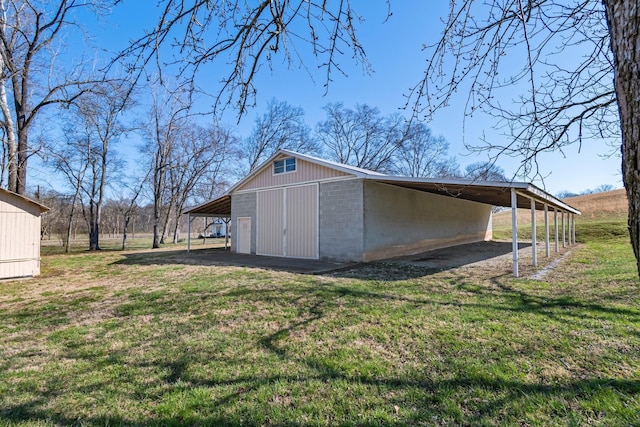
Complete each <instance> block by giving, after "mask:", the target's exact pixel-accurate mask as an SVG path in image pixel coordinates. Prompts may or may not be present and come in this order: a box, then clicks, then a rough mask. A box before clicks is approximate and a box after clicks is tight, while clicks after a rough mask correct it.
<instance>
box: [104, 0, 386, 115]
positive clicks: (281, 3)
mask: <svg viewBox="0 0 640 427" xmlns="http://www.w3.org/2000/svg"><path fill="white" fill-rule="evenodd" d="M389 13H390V12H389ZM360 21H361V18H360V16H359V15H358V14H357V13H356V11H355V10H354V8H353V7H352V5H351V2H349V1H340V2H327V1H326V0H304V1H303V0H269V1H260V2H246V1H240V0H221V1H216V2H212V1H210V0H191V1H184V0H165V1H164V2H163V6H162V12H161V16H160V18H159V22H158V24H157V25H155V26H154V28H153V29H149V30H148V31H147V32H146V33H145V35H144V36H143V37H140V38H139V39H137V40H134V41H133V42H132V43H131V45H130V46H129V47H128V48H127V49H126V50H124V51H123V52H121V54H120V55H119V56H118V58H117V59H120V60H124V61H126V63H127V64H128V65H129V68H130V69H131V71H132V72H133V73H136V75H137V76H141V75H142V73H143V71H144V69H145V67H147V65H149V64H150V63H153V62H159V61H160V59H159V56H160V53H159V47H160V46H165V47H169V45H170V44H173V45H174V47H175V52H174V53H175V54H176V55H178V56H179V59H178V60H177V61H176V64H177V65H178V67H179V72H180V74H181V75H183V76H186V77H187V79H188V80H192V79H193V76H194V75H195V74H196V73H197V72H198V70H199V69H200V68H201V67H203V66H204V65H206V64H207V63H210V62H211V61H223V62H226V63H231V64H232V66H231V69H230V71H229V73H228V74H227V75H226V76H224V77H223V78H222V80H221V84H222V90H221V91H220V92H218V94H217V97H216V102H215V108H217V107H226V106H228V105H232V106H233V107H234V108H235V109H236V110H237V111H238V114H239V115H240V116H241V115H243V114H244V113H246V111H247V108H248V106H251V105H253V104H254V102H255V94H256V87H255V86H254V79H255V76H256V74H257V73H258V70H259V69H260V68H261V65H262V64H264V63H267V64H269V65H271V64H272V63H273V62H275V61H276V60H277V61H278V62H282V61H283V60H284V61H285V62H287V63H289V64H290V65H291V64H294V63H299V64H300V65H303V66H304V64H302V60H301V59H300V53H299V51H298V50H297V49H298V48H300V49H305V50H306V49H309V48H310V49H311V53H312V54H313V55H314V56H316V57H317V58H318V61H319V62H320V64H321V67H322V68H323V69H324V72H325V85H328V84H329V82H330V81H331V79H332V78H333V75H334V74H335V73H339V74H345V72H344V71H343V69H342V68H341V66H340V62H339V61H340V59H341V58H342V57H343V55H344V54H345V53H346V52H351V55H352V58H353V59H354V60H355V61H357V62H359V63H361V64H362V65H363V67H364V68H365V70H367V71H368V70H369V65H368V61H367V58H366V55H365V52H364V50H363V48H362V46H361V45H360V43H359V41H358V37H357V35H356V29H357V26H358V24H359V22H360ZM297 44H300V45H301V46H298V45H297Z"/></svg>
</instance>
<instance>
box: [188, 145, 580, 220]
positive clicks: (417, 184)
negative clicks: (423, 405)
mask: <svg viewBox="0 0 640 427" xmlns="http://www.w3.org/2000/svg"><path fill="white" fill-rule="evenodd" d="M282 154H284V155H288V156H292V157H297V158H300V159H303V160H306V161H309V162H312V163H316V164H319V165H322V166H326V167H328V168H331V169H336V170H340V171H342V172H345V173H348V174H352V175H353V176H354V178H361V179H365V180H367V181H372V182H379V183H383V184H388V185H395V186H397V187H404V188H409V189H412V190H417V191H424V192H427V193H433V194H440V195H442V196H448V197H456V198H460V199H465V200H471V201H474V202H479V203H485V204H487V205H492V206H504V207H511V190H512V189H513V190H515V191H516V194H517V204H518V207H519V208H523V209H531V200H534V201H535V205H536V209H543V208H544V205H547V206H548V207H549V208H552V209H557V210H560V211H562V212H570V213H573V214H577V215H580V214H581V213H580V211H579V210H577V209H576V208H574V207H572V206H570V205H568V204H567V203H565V202H563V201H562V200H560V199H558V198H556V197H554V196H552V195H551V194H549V193H547V192H546V191H544V190H542V189H540V188H538V187H536V186H535V185H533V184H531V183H527V182H494V181H477V180H464V179H433V178H414V177H406V176H392V175H385V174H381V173H379V172H375V171H370V170H367V169H362V168H357V167H354V166H349V165H343V164H340V163H336V162H332V161H328V160H323V159H319V158H317V157H313V156H309V155H307V154H300V153H296V152H294V151H289V150H278V151H277V152H276V153H275V154H274V155H273V156H271V157H269V159H267V160H266V161H264V163H262V165H260V166H259V167H257V168H256V169H254V171H253V172H252V173H250V174H249V175H247V176H246V177H244V178H243V179H242V180H240V181H239V182H238V183H236V184H235V185H234V186H233V187H231V189H229V191H228V192H227V193H226V194H225V195H224V196H222V197H219V198H217V199H214V200H211V201H209V202H206V203H203V204H201V205H198V206H195V207H193V208H189V209H187V210H185V211H183V213H184V214H189V215H191V216H210V217H212V216H220V217H230V216H231V193H232V192H233V190H235V189H236V188H238V187H240V186H241V185H242V184H243V183H245V182H247V181H248V180H250V179H251V178H252V177H254V176H255V175H256V174H258V173H259V172H260V171H262V170H263V169H264V168H265V167H267V166H269V165H270V164H271V162H272V161H273V160H274V159H275V158H277V157H278V156H280V155H282Z"/></svg>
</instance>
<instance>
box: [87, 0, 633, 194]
mask: <svg viewBox="0 0 640 427" xmlns="http://www.w3.org/2000/svg"><path fill="white" fill-rule="evenodd" d="M384 3H385V2H383V1H380V2H378V3H373V2H370V1H366V0H357V1H356V2H354V4H356V6H357V8H358V9H359V10H361V11H362V13H363V18H364V19H365V20H364V22H363V23H362V24H361V25H360V26H359V35H360V40H361V42H362V45H363V46H364V48H365V50H366V52H367V56H368V59H369V61H370V63H371V65H372V67H373V73H372V74H371V75H367V74H366V73H364V71H363V69H362V67H359V66H358V65H356V64H355V63H354V62H353V60H352V59H351V57H350V55H348V54H347V55H345V56H344V58H343V59H342V61H341V64H342V65H343V66H344V69H345V70H346V72H347V74H348V76H347V77H344V76H340V75H338V74H335V75H334V76H333V77H334V81H333V82H332V83H331V84H330V86H329V90H328V93H327V94H325V88H324V86H323V84H324V74H323V73H324V72H323V70H318V68H317V65H318V63H317V61H316V60H315V59H314V58H311V57H306V56H305V57H304V58H303V59H304V61H305V66H306V69H305V68H303V67H299V66H297V64H294V65H293V66H291V67H288V66H287V65H286V64H278V63H276V66H275V67H274V69H273V71H270V70H269V69H268V68H267V67H263V69H262V70H261V72H260V74H259V75H258V79H257V80H256V86H257V89H258V95H257V106H256V108H254V109H252V110H251V111H250V112H249V114H248V115H247V116H245V117H243V118H242V120H241V122H240V123H236V119H237V117H236V116H235V114H234V112H232V111H227V112H226V113H225V115H224V116H223V122H226V123H227V124H229V125H230V126H232V127H233V128H234V129H235V130H236V131H237V133H238V134H239V135H240V136H243V137H246V136H247V135H248V134H249V132H250V130H251V127H252V126H253V120H254V119H255V117H256V115H257V114H261V113H262V112H263V109H264V106H265V105H266V103H267V101H268V100H270V99H271V98H277V99H279V100H283V101H286V102H288V103H290V104H292V105H296V106H301V107H302V108H303V109H304V110H305V113H306V121H307V123H308V124H309V125H310V126H314V125H315V124H316V123H317V122H318V121H320V120H322V119H324V112H323V110H322V107H323V106H325V105H326V104H328V103H330V102H343V103H344V104H345V105H346V106H349V107H350V106H354V105H355V104H356V103H366V104H369V105H371V106H375V107H377V108H378V109H379V110H380V111H381V112H382V113H383V114H391V113H395V112H401V113H402V110H401V109H400V108H401V107H402V106H403V105H404V103H405V98H404V94H405V93H406V92H407V90H408V89H409V87H411V86H412V85H414V84H415V83H416V82H417V81H418V80H419V79H420V78H421V76H422V74H423V70H424V68H425V60H426V56H427V55H426V53H424V52H423V51H422V50H421V48H422V46H423V45H424V44H431V43H433V42H434V41H436V40H437V38H438V36H439V34H440V31H441V29H442V25H443V24H442V23H441V21H440V18H441V17H442V16H444V15H445V14H446V10H447V8H448V2H431V1H429V2H427V1H424V0H412V1H410V0H402V1H400V0H396V1H393V2H392V11H393V15H392V16H391V17H390V18H389V20H388V21H387V22H383V21H384V20H385V18H386V6H385V4H384ZM155 4H156V2H155V1H149V0H146V1H139V0H125V1H124V3H123V4H121V5H119V6H117V7H115V8H114V10H113V13H112V14H111V15H110V16H108V17H105V18H103V19H102V20H101V21H100V22H99V23H97V24H96V23H94V22H92V23H90V27H91V28H90V31H89V32H90V33H91V34H93V37H94V43H95V44H96V46H99V47H101V48H103V49H106V50H111V51H116V50H118V49H122V48H124V47H125V46H126V45H127V43H128V41H129V40H131V39H132V38H137V37H139V36H140V35H142V34H143V32H144V29H145V28H150V27H151V26H153V25H154V24H155V23H156V19H157V16H158V9H156V7H155ZM374 4H376V5H375V6H372V5H374ZM304 50H305V49H304V46H303V45H302V44H301V45H300V51H302V52H304ZM101 55H106V54H105V53H103V54H101ZM226 70H228V69H227V65H226V64H224V63H220V64H214V65H212V66H209V67H207V68H205V69H203V71H202V73H201V74H200V75H199V84H200V85H201V86H203V87H204V88H205V89H209V90H212V91H213V90H215V87H216V82H217V81H218V79H219V78H220V76H221V75H223V73H225V71H226ZM465 95H466V94H464V93H462V94H460V96H459V97H457V98H455V99H454V100H453V102H452V103H451V105H450V106H448V107H447V108H446V109H443V110H441V111H439V112H438V113H437V114H436V115H435V116H434V117H433V119H432V121H430V122H429V123H428V125H429V126H430V127H431V129H432V130H433V132H434V134H436V135H442V136H444V137H445V139H446V140H447V141H448V142H449V144H450V154H451V155H454V156H456V157H458V159H459V163H460V165H461V167H462V168H464V166H466V165H467V164H469V163H473V162H476V161H479V160H486V155H476V154H473V155H471V154H469V153H468V152H467V151H466V149H465V147H464V144H463V141H466V142H467V143H473V142H475V141H478V140H479V139H480V138H481V137H482V136H483V135H484V136H486V137H488V138H492V139H499V138H504V137H503V136H501V135H500V134H499V133H497V132H495V131H493V130H492V125H493V124H494V121H493V119H491V118H488V117H486V116H482V115H476V116H475V117H473V118H470V119H469V118H468V119H467V120H466V121H465V126H464V127H463V126H462V123H463V118H464V117H463V106H464V104H463V102H464V99H465ZM509 102H510V99H505V100H503V104H507V103H509ZM201 104H202V107H201V108H202V109H206V108H208V107H209V104H210V102H208V101H206V100H203V101H201ZM578 150H579V147H578V146H573V147H570V148H568V149H566V150H565V152H564V154H562V153H552V154H545V155H543V156H542V157H540V166H541V171H542V173H543V175H547V177H546V179H545V180H544V183H542V182H540V181H537V182H536V184H537V185H539V186H541V187H544V188H545V189H546V190H547V191H549V192H551V193H557V192H559V191H561V190H569V191H574V192H579V191H582V190H585V189H588V188H595V187H597V186H599V185H601V184H611V185H614V186H615V187H621V186H622V184H621V177H620V172H619V170H620V159H619V158H618V157H615V156H614V157H609V158H603V155H606V154H607V153H609V152H610V151H611V148H610V147H609V146H606V145H605V144H603V143H602V141H589V142H587V143H586V144H583V146H582V147H580V153H578ZM498 165H499V166H501V167H502V168H503V169H504V170H505V171H506V172H507V175H510V174H513V173H514V172H515V171H516V169H517V168H518V165H519V159H517V158H508V157H505V158H500V159H499V161H498Z"/></svg>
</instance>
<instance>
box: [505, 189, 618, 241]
mask: <svg viewBox="0 0 640 427" xmlns="http://www.w3.org/2000/svg"><path fill="white" fill-rule="evenodd" d="M564 202H566V203H568V204H569V205H570V206H573V207H574V208H576V209H578V210H579V211H580V212H582V215H579V216H577V217H576V238H577V240H578V241H579V242H581V241H585V240H586V239H587V238H588V237H589V236H596V237H597V236H599V235H601V234H604V235H616V236H619V235H624V234H625V233H626V232H627V228H626V216H627V212H628V206H627V195H626V193H625V190H624V189H619V190H612V191H605V192H601V193H595V194H588V195H584V196H576V197H569V198H567V199H564ZM536 218H537V219H536V222H537V226H538V228H537V236H538V238H539V239H541V238H543V237H544V229H543V227H544V213H543V212H537V215H536ZM558 221H560V219H558ZM549 224H550V227H553V212H550V213H549ZM518 230H519V234H520V233H521V238H524V239H528V238H529V237H528V236H530V235H531V211H530V210H528V209H518ZM493 234H494V239H510V238H511V210H505V211H502V212H498V213H496V214H494V215H493Z"/></svg>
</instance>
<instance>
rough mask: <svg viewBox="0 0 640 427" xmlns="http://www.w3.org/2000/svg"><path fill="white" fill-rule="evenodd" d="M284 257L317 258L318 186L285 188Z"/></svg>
mask: <svg viewBox="0 0 640 427" xmlns="http://www.w3.org/2000/svg"><path fill="white" fill-rule="evenodd" d="M286 199H287V202H286V205H287V213H286V227H287V228H286V245H287V246H286V255H287V256H288V257H293V258H314V259H315V258H318V184H311V185H303V186H298V187H290V188H287V193H286Z"/></svg>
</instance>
